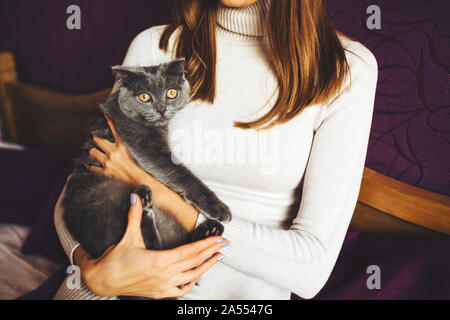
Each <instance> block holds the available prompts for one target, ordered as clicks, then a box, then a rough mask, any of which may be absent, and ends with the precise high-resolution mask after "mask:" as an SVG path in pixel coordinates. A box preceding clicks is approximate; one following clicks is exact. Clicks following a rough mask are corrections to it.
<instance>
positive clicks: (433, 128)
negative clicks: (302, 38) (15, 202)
mask: <svg viewBox="0 0 450 320" xmlns="http://www.w3.org/2000/svg"><path fill="white" fill-rule="evenodd" d="M72 4H76V5H78V6H79V7H80V8H81V30H68V29H67V27H66V20H67V18H68V16H69V15H68V14H67V13H66V9H67V7H68V6H69V5H72ZM328 4H329V10H330V14H331V16H332V18H333V21H334V23H335V25H336V26H337V28H338V29H339V30H340V31H341V32H343V33H344V34H347V35H349V36H351V37H353V38H354V39H357V40H358V41H360V42H362V43H363V44H364V45H366V46H367V47H368V48H369V49H371V51H372V52H373V53H374V54H375V56H376V57H377V60H378V65H379V71H380V73H379V81H378V88H377V97H376V103H375V113H374V119H373V125H372V132H371V138H370V145H369V150H368V157H367V162H366V165H367V166H368V167H370V168H372V169H375V170H377V171H378V172H380V173H383V174H386V175H388V176H391V177H393V178H395V179H399V180H401V181H404V182H407V183H409V184H412V185H415V186H418V187H421V188H424V189H427V190H431V191H434V192H437V193H441V194H447V195H449V194H450V174H449V173H450V145H449V143H450V98H449V87H450V1H448V0H374V1H366V0H330V1H328ZM372 4H376V5H378V6H380V8H381V14H382V25H381V30H368V29H367V27H366V19H367V18H368V15H367V14H366V9H367V7H368V6H369V5H372ZM169 18H170V1H166V0H128V1H119V0H95V1H92V0H71V1H67V0H38V1H29V0H0V51H4V50H8V51H12V52H13V53H14V55H15V58H16V64H17V67H18V74H19V79H20V81H22V82H26V83H30V84H34V85H38V86H42V87H46V88H50V89H53V90H59V91H62V92H66V93H74V94H83V93H90V92H93V91H98V90H101V89H105V88H108V87H111V86H112V81H113V78H112V75H111V71H110V66H112V65H116V64H121V63H122V60H123V58H124V56H125V54H126V50H127V48H128V45H129V44H130V42H131V40H132V39H133V38H134V36H136V35H137V34H138V33H139V32H140V31H142V30H144V29H146V28H148V27H151V26H153V25H159V24H163V23H166V22H168V21H169Z"/></svg>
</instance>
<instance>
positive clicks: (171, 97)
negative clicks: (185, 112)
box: [167, 89, 178, 99]
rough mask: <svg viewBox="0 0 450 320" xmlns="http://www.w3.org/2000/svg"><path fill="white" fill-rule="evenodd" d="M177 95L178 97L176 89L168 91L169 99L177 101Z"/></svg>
mask: <svg viewBox="0 0 450 320" xmlns="http://www.w3.org/2000/svg"><path fill="white" fill-rule="evenodd" d="M177 95H178V91H177V90H175V89H169V90H167V97H168V98H169V99H175V98H176V97H177Z"/></svg>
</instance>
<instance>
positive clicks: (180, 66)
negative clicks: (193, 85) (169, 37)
mask: <svg viewBox="0 0 450 320" xmlns="http://www.w3.org/2000/svg"><path fill="white" fill-rule="evenodd" d="M185 64H186V59H184V58H182V59H178V60H174V61H171V62H168V63H166V72H167V73H170V74H175V75H179V76H184V75H185V74H186V71H185V70H184V66H185Z"/></svg>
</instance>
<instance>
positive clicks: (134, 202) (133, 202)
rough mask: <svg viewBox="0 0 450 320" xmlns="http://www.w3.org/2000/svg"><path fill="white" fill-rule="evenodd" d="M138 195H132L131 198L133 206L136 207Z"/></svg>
mask: <svg viewBox="0 0 450 320" xmlns="http://www.w3.org/2000/svg"><path fill="white" fill-rule="evenodd" d="M136 200H137V199H136V195H135V194H134V193H132V194H131V198H130V201H131V205H132V206H133V205H135V204H136Z"/></svg>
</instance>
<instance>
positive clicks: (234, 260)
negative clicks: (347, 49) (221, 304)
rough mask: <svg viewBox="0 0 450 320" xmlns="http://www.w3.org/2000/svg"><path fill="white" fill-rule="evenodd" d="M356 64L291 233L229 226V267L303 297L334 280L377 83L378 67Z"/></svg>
mask: <svg viewBox="0 0 450 320" xmlns="http://www.w3.org/2000/svg"><path fill="white" fill-rule="evenodd" d="M364 58H365V60H366V61H368V63H366V62H363V61H362V60H356V59H359V58H355V61H354V62H355V64H357V65H356V66H354V67H353V68H352V77H351V85H350V84H349V85H348V86H347V87H346V88H344V90H343V91H342V93H341V95H340V96H339V97H338V98H337V99H336V100H335V101H334V102H333V103H332V104H331V105H329V106H328V108H327V109H326V113H325V116H324V119H323V121H322V122H321V124H320V126H319V128H317V130H316V132H315V136H314V140H313V145H312V149H311V153H310V157H309V161H308V166H307V169H306V173H305V177H304V185H303V193H302V199H301V204H300V208H299V211H298V215H297V217H296V218H295V219H294V221H293V224H292V226H291V227H290V228H289V229H288V230H279V229H274V228H269V227H266V226H262V225H259V224H256V223H250V222H247V221H243V220H239V219H234V220H232V221H231V222H230V223H229V224H227V225H226V226H225V232H224V236H225V237H227V238H228V239H229V240H230V242H231V246H230V247H228V248H226V249H224V251H223V253H224V254H225V256H226V257H227V259H226V260H224V263H225V264H228V265H229V266H231V267H233V268H235V269H237V270H239V271H242V272H245V273H247V274H250V275H252V276H255V277H257V278H260V279H263V280H265V281H268V282H271V283H273V284H275V285H278V286H280V287H282V288H285V289H288V290H290V291H291V292H294V293H295V294H297V295H299V296H301V297H303V298H312V297H314V296H315V295H316V294H317V293H318V292H319V291H320V290H321V288H322V287H323V285H324V284H325V283H326V281H327V280H328V278H329V276H330V274H331V271H332V269H333V267H334V264H335V262H336V259H337V257H338V254H339V252H340V250H341V246H342V243H343V240H344V238H345V235H346V232H347V229H348V225H349V223H350V220H351V218H352V215H353V211H354V208H355V205H356V202H357V198H358V193H359V187H360V184H361V178H362V173H363V169H364V163H365V158H366V152H367V145H368V140H369V134H370V127H371V119H372V113H373V105H374V97H375V90H376V83H377V74H378V70H377V64H376V60H375V58H374V57H373V56H372V54H371V53H370V52H367V54H366V55H365V56H364Z"/></svg>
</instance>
